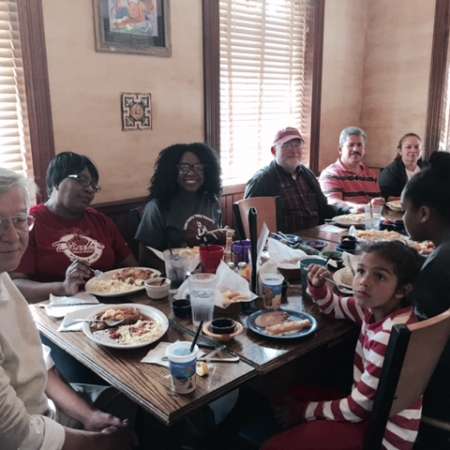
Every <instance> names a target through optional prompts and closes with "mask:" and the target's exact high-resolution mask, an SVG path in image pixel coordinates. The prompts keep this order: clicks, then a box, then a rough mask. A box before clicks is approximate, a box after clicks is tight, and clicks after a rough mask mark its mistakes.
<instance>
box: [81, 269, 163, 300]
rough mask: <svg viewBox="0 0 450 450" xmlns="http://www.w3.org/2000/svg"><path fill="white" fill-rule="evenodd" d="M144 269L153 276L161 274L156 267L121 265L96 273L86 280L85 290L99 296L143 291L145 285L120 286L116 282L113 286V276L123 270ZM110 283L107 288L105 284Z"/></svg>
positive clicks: (115, 295)
mask: <svg viewBox="0 0 450 450" xmlns="http://www.w3.org/2000/svg"><path fill="white" fill-rule="evenodd" d="M130 269H132V270H145V271H148V272H151V273H152V274H153V275H152V277H153V278H156V277H159V276H161V272H160V271H159V270H156V269H151V268H149V267H122V268H121V269H114V270H109V271H108V272H103V273H102V274H101V275H97V276H96V277H93V278H91V279H90V280H88V282H87V283H86V286H85V290H86V292H89V294H94V295H98V296H101V297H120V296H123V295H129V294H134V293H135V292H139V291H143V290H144V289H145V286H144V285H142V286H136V285H134V284H130V285H129V287H128V286H123V287H122V286H120V287H119V285H118V284H117V285H116V286H117V287H115V286H114V281H115V280H113V276H114V275H115V274H116V273H120V272H122V271H124V270H130ZM105 283H106V284H108V283H110V289H109V290H108V289H107V286H106V285H105Z"/></svg>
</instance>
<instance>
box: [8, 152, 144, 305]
mask: <svg viewBox="0 0 450 450" xmlns="http://www.w3.org/2000/svg"><path fill="white" fill-rule="evenodd" d="M98 179H99V175H98V171H97V168H96V167H95V166H94V164H93V163H92V161H91V160H90V159H89V158H87V157H86V156H83V155H78V154H77V153H72V152H64V153H60V154H58V155H57V156H55V157H54V158H53V159H52V161H51V162H50V165H49V167H48V170H47V179H46V181H47V190H48V195H49V198H48V200H47V201H46V202H45V203H44V204H39V205H36V206H35V207H33V208H32V209H31V211H30V214H32V215H33V216H34V217H35V224H34V228H33V230H32V231H31V233H30V243H29V245H28V248H27V251H26V252H25V254H24V256H23V258H22V261H21V263H20V265H19V267H18V268H17V270H16V272H15V273H14V274H13V278H14V282H15V283H16V285H17V287H18V288H19V289H20V290H21V291H22V293H23V295H24V296H25V298H26V299H27V300H28V301H29V302H36V301H40V300H45V299H47V298H48V297H49V295H50V294H54V295H74V294H76V293H77V292H78V291H79V290H80V288H81V287H82V286H83V285H84V283H85V282H86V280H88V279H89V278H91V277H92V275H93V269H98V270H103V271H105V270H110V269H113V268H116V267H121V266H133V265H134V266H135V265H137V262H136V259H135V258H134V256H133V254H132V253H131V251H130V249H129V248H128V245H127V244H126V242H125V241H124V239H123V238H122V236H121V235H120V232H119V230H118V229H117V227H116V225H115V224H114V223H113V221H112V220H111V219H110V218H108V217H106V216H105V215H104V214H102V213H100V212H99V211H96V210H95V209H93V208H90V207H89V205H90V204H91V202H92V201H93V200H94V197H95V193H96V192H98V191H99V190H100V187H99V185H98Z"/></svg>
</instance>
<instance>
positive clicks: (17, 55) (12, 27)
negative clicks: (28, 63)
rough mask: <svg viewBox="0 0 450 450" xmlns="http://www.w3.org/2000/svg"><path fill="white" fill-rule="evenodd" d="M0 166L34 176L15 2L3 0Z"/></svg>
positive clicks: (0, 8) (0, 10)
mask: <svg viewBox="0 0 450 450" xmlns="http://www.w3.org/2000/svg"><path fill="white" fill-rule="evenodd" d="M0 166H1V167H5V168H8V169H11V170H14V171H17V172H21V173H23V174H24V175H27V176H29V177H32V176H33V168H32V159H31V151H30V136H29V128H28V118H27V105H26V97H25V80H24V71H23V63H22V54H21V47H20V35H19V23H18V14H17V1H16V0H9V1H8V0H0Z"/></svg>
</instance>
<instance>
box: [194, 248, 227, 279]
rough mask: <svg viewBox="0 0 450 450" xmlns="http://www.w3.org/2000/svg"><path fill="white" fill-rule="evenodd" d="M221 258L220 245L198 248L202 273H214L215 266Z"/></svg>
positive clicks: (221, 250)
mask: <svg viewBox="0 0 450 450" xmlns="http://www.w3.org/2000/svg"><path fill="white" fill-rule="evenodd" d="M222 258H223V247H222V246H220V245H205V246H202V247H200V262H201V263H202V268H203V272H205V273H216V270H217V266H218V265H219V264H220V261H222Z"/></svg>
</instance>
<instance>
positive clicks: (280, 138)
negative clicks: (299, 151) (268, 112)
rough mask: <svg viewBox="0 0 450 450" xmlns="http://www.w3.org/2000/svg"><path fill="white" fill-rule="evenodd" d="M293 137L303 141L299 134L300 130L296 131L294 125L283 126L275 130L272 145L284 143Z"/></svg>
mask: <svg viewBox="0 0 450 450" xmlns="http://www.w3.org/2000/svg"><path fill="white" fill-rule="evenodd" d="M294 139H300V140H301V141H302V142H305V140H304V139H303V137H302V135H301V134H300V131H298V130H297V128H294V127H286V128H283V129H281V130H279V131H277V134H276V135H275V138H274V140H273V144H272V147H274V146H276V145H283V144H286V142H289V141H293V140H294Z"/></svg>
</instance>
